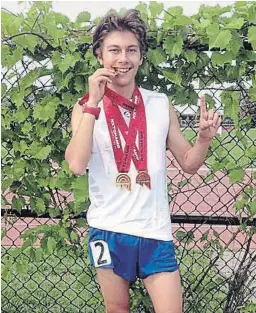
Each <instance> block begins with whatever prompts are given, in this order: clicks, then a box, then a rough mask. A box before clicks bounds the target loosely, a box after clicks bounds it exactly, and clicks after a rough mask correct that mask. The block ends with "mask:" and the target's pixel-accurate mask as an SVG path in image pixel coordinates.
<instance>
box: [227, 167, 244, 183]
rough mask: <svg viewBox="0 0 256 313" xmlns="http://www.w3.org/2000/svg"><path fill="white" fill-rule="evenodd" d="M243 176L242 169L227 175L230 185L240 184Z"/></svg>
mask: <svg viewBox="0 0 256 313" xmlns="http://www.w3.org/2000/svg"><path fill="white" fill-rule="evenodd" d="M244 175H245V171H244V170H243V169H242V168H238V169H234V170H231V171H230V173H229V174H228V177H229V182H230V184H235V183H241V182H242V181H243V179H244Z"/></svg>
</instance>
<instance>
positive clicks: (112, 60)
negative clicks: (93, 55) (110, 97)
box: [98, 31, 142, 87]
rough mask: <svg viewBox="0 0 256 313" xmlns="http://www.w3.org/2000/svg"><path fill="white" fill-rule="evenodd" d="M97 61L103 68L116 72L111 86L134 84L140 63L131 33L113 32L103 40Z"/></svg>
mask: <svg viewBox="0 0 256 313" xmlns="http://www.w3.org/2000/svg"><path fill="white" fill-rule="evenodd" d="M98 60H99V62H100V63H101V65H103V66H104V67H105V68H108V69H112V70H113V69H114V70H115V71H116V73H117V75H116V76H115V78H114V79H113V85H116V86H122V87H125V86H129V85H131V84H134V81H135V76H136V74H137V71H138V69H139V66H140V65H141V63H142V58H141V53H140V46H139V42H138V40H137V38H136V37H135V35H134V34H133V33H132V32H129V31H113V32H111V33H109V34H108V35H107V36H106V37H105V38H104V40H103V43H102V47H101V53H100V55H99V56H98Z"/></svg>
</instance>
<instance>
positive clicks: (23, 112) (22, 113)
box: [14, 106, 30, 123]
mask: <svg viewBox="0 0 256 313" xmlns="http://www.w3.org/2000/svg"><path fill="white" fill-rule="evenodd" d="M29 113H30V112H29V110H28V109H26V108H25V107H24V106H20V107H19V108H18V110H17V111H16V113H15V114H14V119H15V120H16V121H18V122H20V123H22V122H24V121H25V120H26V119H27V118H28V116H29Z"/></svg>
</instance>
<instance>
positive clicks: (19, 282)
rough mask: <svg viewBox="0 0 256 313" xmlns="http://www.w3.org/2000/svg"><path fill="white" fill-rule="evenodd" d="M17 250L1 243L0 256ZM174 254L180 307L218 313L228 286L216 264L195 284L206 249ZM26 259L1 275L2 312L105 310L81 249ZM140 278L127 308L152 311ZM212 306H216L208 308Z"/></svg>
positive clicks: (192, 312)
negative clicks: (79, 254)
mask: <svg viewBox="0 0 256 313" xmlns="http://www.w3.org/2000/svg"><path fill="white" fill-rule="evenodd" d="M16 254H17V249H16V248H11V249H8V250H5V249H3V252H2V255H3V262H7V263H8V261H7V258H8V256H15V255H16ZM16 257H17V256H16ZM11 258H12V257H11ZM14 258H15V257H14ZM177 258H178V260H179V258H182V260H181V261H180V271H181V276H182V277H183V287H184V289H185V290H186V301H185V308H186V310H185V312H190V313H195V312H199V311H197V309H198V308H202V310H201V312H204V313H212V312H215V313H222V309H221V307H220V303H221V302H222V301H223V300H224V299H225V292H226V289H227V287H226V285H225V286H223V287H219V283H220V282H221V281H223V277H222V276H221V275H219V274H218V272H217V269H216V268H214V267H213V268H212V269H211V270H210V271H209V272H208V274H207V275H206V277H205V278H204V279H203V281H202V283H201V284H200V285H199V286H198V287H197V288H196V285H197V283H198V281H199V279H200V277H201V275H202V273H203V272H204V270H205V269H206V268H207V267H208V266H209V262H210V260H211V258H210V257H209V255H207V253H205V252H203V251H193V250H192V249H190V250H188V249H187V250H186V251H184V249H183V250H180V249H177ZM25 259H28V256H27V254H26V253H25V254H24V253H23V254H22V255H18V257H17V259H16V261H15V262H14V263H15V266H14V267H13V269H12V270H11V272H10V273H9V274H8V275H6V273H3V275H2V310H3V312H5V313H18V312H19V313H31V312H33V313H46V312H47V313H78V312H79V313H83V312H86V313H92V312H99V313H101V312H102V313H103V312H105V311H104V306H103V301H102V296H101V293H100V291H99V286H98V284H97V283H96V281H95V270H94V269H93V268H92V267H91V266H90V265H89V260H88V257H87V255H86V254H85V255H84V257H79V258H77V257H75V256H74V255H73V254H72V253H71V251H68V250H64V251H62V253H61V254H60V255H58V256H56V255H55V256H54V255H53V256H50V257H48V258H47V259H45V260H44V261H43V262H41V263H34V262H31V261H29V265H28V267H27V269H24V268H23V267H22V263H23V261H24V260H25ZM9 261H10V258H9ZM17 264H18V265H17ZM140 284H141V283H140V281H139V282H138V283H136V284H134V286H133V288H132V290H131V307H132V312H133V313H139V312H140V313H143V312H144V313H146V312H147V313H150V312H152V313H153V310H152V306H151V302H150V299H149V297H148V295H147V294H146V293H141V290H142V289H141V287H140V286H141V285H140ZM193 289H194V290H193ZM136 297H137V299H136ZM205 306H206V307H205ZM207 307H208V308H209V309H207ZM211 307H214V308H215V311H211V310H210V308H211ZM145 308H147V309H145Z"/></svg>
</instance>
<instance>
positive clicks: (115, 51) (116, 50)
mask: <svg viewBox="0 0 256 313" xmlns="http://www.w3.org/2000/svg"><path fill="white" fill-rule="evenodd" d="M109 51H111V52H113V53H118V49H110V50H109Z"/></svg>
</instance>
